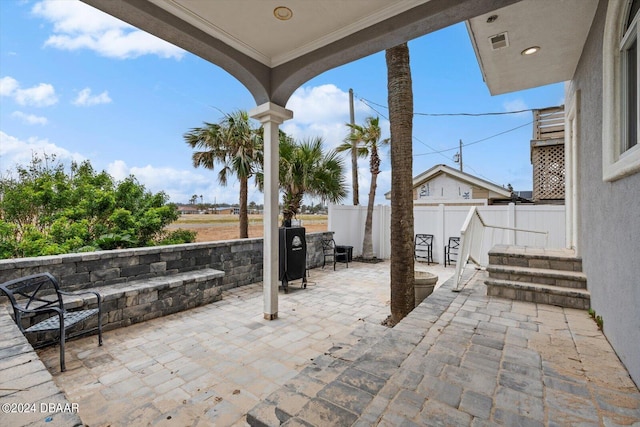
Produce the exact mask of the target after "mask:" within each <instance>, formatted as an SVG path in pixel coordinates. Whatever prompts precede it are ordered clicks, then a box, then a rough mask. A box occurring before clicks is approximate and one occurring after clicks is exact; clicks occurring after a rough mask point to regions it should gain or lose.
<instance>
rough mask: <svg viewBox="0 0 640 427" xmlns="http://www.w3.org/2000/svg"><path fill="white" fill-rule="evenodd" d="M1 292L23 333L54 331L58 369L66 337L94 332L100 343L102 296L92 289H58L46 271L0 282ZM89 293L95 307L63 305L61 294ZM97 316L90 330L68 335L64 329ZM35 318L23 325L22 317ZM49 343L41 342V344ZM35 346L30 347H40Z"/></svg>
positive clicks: (55, 282)
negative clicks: (95, 325)
mask: <svg viewBox="0 0 640 427" xmlns="http://www.w3.org/2000/svg"><path fill="white" fill-rule="evenodd" d="M0 291H2V292H3V293H4V294H5V295H6V296H7V297H8V298H9V301H10V302H11V305H12V306H13V314H14V320H15V322H16V324H17V325H18V328H19V329H20V331H21V332H22V333H23V334H25V335H26V334H29V333H40V332H48V331H53V332H55V331H57V332H58V336H57V339H56V340H55V341H53V343H55V342H59V344H60V372H64V371H66V366H65V361H64V343H65V341H66V340H67V339H70V338H74V337H76V336H80V335H84V334H87V333H90V332H93V331H96V330H97V331H98V345H102V297H101V296H100V294H99V293H97V292H94V291H78V292H64V291H61V290H60V285H59V284H58V281H57V280H56V279H55V278H54V277H53V276H52V275H51V274H49V273H41V274H34V275H31V276H26V277H21V278H18V279H14V280H10V281H8V282H5V283H1V284H0ZM80 294H93V295H95V297H96V308H90V309H86V310H77V311H67V310H65V307H64V301H63V299H62V296H63V295H80ZM93 316H97V317H98V319H97V324H98V326H97V327H96V328H93V329H88V330H80V331H78V332H77V333H75V334H73V335H71V334H67V330H68V329H71V328H72V327H74V326H77V325H79V326H82V325H83V324H84V321H85V320H87V319H89V318H90V317H93ZM30 317H34V318H35V322H37V323H35V324H33V325H31V326H28V327H26V328H25V327H24V326H23V319H24V318H30ZM46 344H49V343H45V344H44V345H46ZM44 345H37V346H34V348H37V347H42V346H44Z"/></svg>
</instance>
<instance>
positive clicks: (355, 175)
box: [349, 89, 360, 206]
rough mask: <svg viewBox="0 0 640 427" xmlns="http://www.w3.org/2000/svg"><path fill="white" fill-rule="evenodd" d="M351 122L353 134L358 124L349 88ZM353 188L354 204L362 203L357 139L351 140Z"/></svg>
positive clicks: (351, 91) (351, 92) (351, 90)
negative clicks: (359, 185) (354, 126)
mask: <svg viewBox="0 0 640 427" xmlns="http://www.w3.org/2000/svg"><path fill="white" fill-rule="evenodd" d="M349 122H350V123H351V126H352V127H351V135H353V125H355V124H356V119H355V114H354V111H353V89H349ZM351 189H352V192H353V206H358V205H359V204H360V198H359V195H358V193H359V192H360V189H359V188H358V147H357V143H356V142H355V141H351Z"/></svg>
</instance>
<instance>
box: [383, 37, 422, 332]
mask: <svg viewBox="0 0 640 427" xmlns="http://www.w3.org/2000/svg"><path fill="white" fill-rule="evenodd" d="M385 58H386V62H387V93H388V95H387V96H388V104H389V122H390V127H391V323H393V324H396V323H398V322H399V321H400V320H402V319H403V318H404V317H405V316H406V315H407V314H409V312H411V310H413V307H414V305H415V295H414V290H413V282H414V277H415V275H414V271H413V269H414V260H413V177H412V172H413V147H412V142H413V141H412V131H413V91H412V88H411V67H410V65H409V47H408V46H407V44H406V43H403V44H401V45H398V46H395V47H393V48H391V49H387V51H386V53H385Z"/></svg>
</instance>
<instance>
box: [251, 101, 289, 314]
mask: <svg viewBox="0 0 640 427" xmlns="http://www.w3.org/2000/svg"><path fill="white" fill-rule="evenodd" d="M249 115H250V116H251V117H252V118H254V119H256V120H260V123H262V127H263V129H264V214H263V226H264V247H263V255H262V266H263V267H262V289H263V298H264V318H265V319H267V320H273V319H276V318H277V317H278V213H279V210H278V193H279V186H278V170H279V168H278V165H279V162H280V153H279V143H278V141H279V138H278V129H279V127H280V124H282V122H284V121H285V120H289V119H290V118H292V117H293V112H292V111H290V110H287V109H285V108H283V107H281V106H279V105H276V104H273V103H271V102H267V103H265V104H262V105H259V106H258V107H256V108H254V109H253V110H251V111H249Z"/></svg>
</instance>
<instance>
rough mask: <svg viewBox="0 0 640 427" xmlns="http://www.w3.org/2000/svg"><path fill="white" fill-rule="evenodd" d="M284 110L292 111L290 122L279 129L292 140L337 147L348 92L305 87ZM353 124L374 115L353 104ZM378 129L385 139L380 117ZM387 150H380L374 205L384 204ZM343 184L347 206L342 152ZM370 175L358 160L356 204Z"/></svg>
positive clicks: (366, 162) (346, 161)
mask: <svg viewBox="0 0 640 427" xmlns="http://www.w3.org/2000/svg"><path fill="white" fill-rule="evenodd" d="M287 108H288V109H290V110H292V111H293V119H292V120H289V121H286V122H284V124H283V125H282V130H283V131H284V132H286V133H287V134H289V135H291V136H293V137H294V138H296V139H303V138H310V137H316V136H321V137H322V138H323V139H324V141H325V149H333V148H335V147H337V146H338V145H340V144H341V143H342V141H343V140H344V138H345V137H346V136H347V134H348V133H349V129H348V127H347V126H346V123H347V122H349V92H348V91H343V90H341V89H340V88H338V87H336V86H335V85H333V84H326V85H321V86H305V87H301V88H300V89H298V90H296V91H295V92H294V93H293V95H292V96H291V98H290V99H289V102H288V103H287ZM354 109H355V119H356V123H360V124H361V123H364V120H365V119H366V117H368V116H374V117H375V116H377V115H378V114H377V113H376V112H375V111H373V110H371V109H370V108H369V107H368V106H366V105H365V104H364V103H362V102H358V100H357V99H356V100H355V101H354ZM380 127H381V128H382V138H388V137H389V121H388V120H386V119H385V118H383V117H380ZM388 153H389V148H388V146H385V147H383V148H382V149H381V150H380V158H381V160H382V164H381V166H380V169H381V173H380V174H379V175H378V182H377V184H378V185H377V190H376V200H375V203H376V204H380V203H387V204H388V201H385V200H384V193H385V192H387V191H389V189H390V188H391V181H390V179H391V173H390V168H391V164H390V162H389V156H388ZM343 156H344V157H343V159H344V167H345V182H346V184H347V187H348V195H347V197H346V198H345V199H344V200H343V201H342V203H344V204H351V203H352V201H353V197H352V196H351V158H350V157H349V154H348V153H344V155H343ZM370 179H371V174H370V172H369V160H368V159H359V160H358V184H359V189H360V191H359V193H360V194H359V196H360V204H366V203H367V200H368V195H369V183H370Z"/></svg>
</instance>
